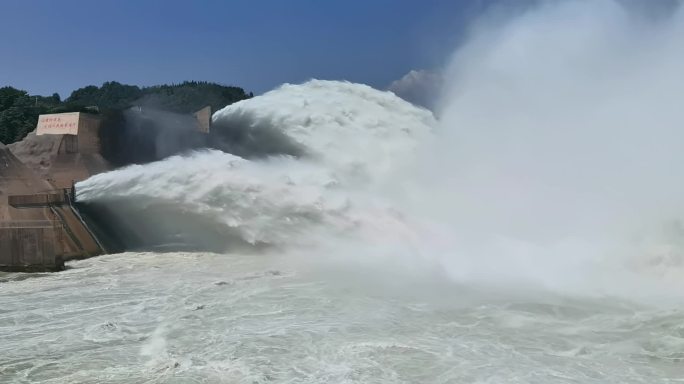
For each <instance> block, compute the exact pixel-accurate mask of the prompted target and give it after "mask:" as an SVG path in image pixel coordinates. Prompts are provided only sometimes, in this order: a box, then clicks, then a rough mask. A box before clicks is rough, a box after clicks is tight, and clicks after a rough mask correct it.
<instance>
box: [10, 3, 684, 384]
mask: <svg viewBox="0 0 684 384" xmlns="http://www.w3.org/2000/svg"><path fill="white" fill-rule="evenodd" d="M626 3H630V2H615V1H611V0H601V1H558V2H539V4H538V5H539V6H538V7H536V8H534V9H531V10H529V11H527V12H523V13H521V14H520V15H518V17H516V18H513V19H512V20H511V21H506V22H504V21H503V20H502V19H500V18H497V17H495V18H494V21H496V23H494V26H491V25H488V24H487V22H485V23H484V24H483V25H481V26H479V27H478V28H474V30H473V31H474V32H473V33H472V36H470V37H469V39H468V40H467V41H466V42H465V43H464V44H463V47H462V49H460V50H459V51H458V52H457V54H456V55H455V56H454V58H453V62H452V64H451V65H450V66H449V67H448V68H446V69H445V71H444V79H445V85H444V90H443V96H442V98H441V103H440V104H441V105H440V106H439V107H438V109H437V116H438V118H436V117H435V115H433V113H432V112H430V111H427V110H425V109H421V108H417V107H415V106H413V105H411V104H409V103H407V102H405V101H403V100H401V99H399V98H398V97H396V96H395V95H394V94H392V93H388V92H381V91H378V90H375V89H373V88H371V87H368V86H365V85H360V84H353V83H347V82H338V81H321V80H311V81H309V82H306V83H304V84H299V85H291V84H286V85H283V86H281V87H279V88H277V89H275V90H273V91H271V92H268V93H266V94H264V95H261V96H257V97H254V98H252V99H250V100H244V101H241V102H238V103H235V104H233V105H230V106H228V107H226V108H225V109H223V110H221V111H218V112H217V113H216V114H214V116H213V126H212V130H214V131H215V132H219V133H221V135H222V136H223V137H225V138H227V139H230V140H234V141H235V142H233V143H231V146H230V148H236V153H235V154H228V153H223V152H219V151H198V152H194V153H188V154H185V155H183V156H174V157H171V158H168V159H165V160H162V161H159V162H155V163H151V164H146V165H136V166H131V167H127V168H124V169H120V170H116V171H113V172H109V173H105V174H100V175H96V176H94V177H92V178H90V179H88V180H86V181H83V182H81V183H79V184H78V185H77V191H78V196H77V198H78V200H79V201H81V202H85V203H89V202H91V203H97V204H99V205H100V206H105V207H109V208H110V211H111V212H112V214H117V213H118V214H119V217H117V223H118V224H117V225H122V226H125V227H126V228H128V229H129V231H130V233H134V234H137V235H138V236H139V237H140V238H141V239H143V240H146V241H148V243H149V244H146V243H144V242H138V243H137V244H146V245H148V246H150V247H149V248H144V249H142V250H147V251H150V250H155V251H159V250H166V251H178V250H187V249H202V251H197V252H185V253H179V252H157V253H155V252H148V253H135V252H132V253H125V254H119V255H109V256H104V257H99V258H95V259H91V260H85V261H79V262H74V263H71V264H70V265H69V267H70V268H69V269H68V270H66V271H64V272H61V273H57V274H50V275H42V276H35V275H34V276H27V275H21V274H18V275H17V274H11V275H3V276H1V277H0V279H1V280H0V304H1V305H0V340H1V342H0V382H3V383H5V382H7V383H34V382H42V383H91V382H97V383H193V382H196V383H271V382H274V383H275V382H277V383H283V382H284V383H545V384H546V383H647V384H655V383H678V382H682V381H684V365H683V364H684V309H682V308H684V307H683V306H682V304H684V300H683V298H682V292H684V283H682V281H684V280H682V276H684V229H683V228H684V225H682V222H681V220H682V218H684V199H682V196H684V182H682V177H681V169H680V168H681V164H682V163H684V158H682V154H683V153H684V137H683V134H682V129H681V122H682V121H684V113H683V112H682V111H683V110H682V108H681V106H680V104H681V100H682V97H683V96H684V95H682V90H683V89H684V77H683V76H681V68H682V67H684V56H683V55H682V54H681V46H682V45H681V42H682V41H684V39H683V37H684V28H682V27H681V26H682V25H684V22H682V20H684V16H683V15H682V12H681V11H676V12H673V15H671V16H668V17H656V18H655V20H653V19H648V20H644V19H640V18H639V17H636V16H635V15H634V14H633V13H632V11H629V9H630V8H628V5H625V4H626ZM635 3H636V2H635ZM649 4H650V3H649ZM625 7H627V8H625ZM550 52H552V54H549V53H550ZM645 52H646V53H645ZM238 149H239V150H238ZM238 152H239V155H240V156H238ZM206 250H212V251H215V252H213V253H209V252H206Z"/></svg>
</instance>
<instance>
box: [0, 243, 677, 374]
mask: <svg viewBox="0 0 684 384" xmlns="http://www.w3.org/2000/svg"><path fill="white" fill-rule="evenodd" d="M72 267H73V268H72V269H69V270H68V271H66V272H64V273H60V274H53V275H49V276H42V277H33V278H27V279H17V276H15V277H14V278H12V279H13V280H12V281H9V282H8V281H4V282H2V283H1V284H2V285H1V286H0V287H1V290H0V295H1V296H0V298H1V299H2V303H3V306H2V309H1V310H0V330H2V334H3V337H2V345H1V346H0V351H1V353H0V377H1V378H3V380H2V382H8V383H29V382H30V383H35V382H42V383H95V382H96V383H162V382H163V383H195V382H196V383H271V382H293V383H300V382H301V383H401V382H403V383H676V382H680V381H681V377H682V376H683V375H684V368H682V359H684V355H683V354H682V350H683V348H684V326H683V325H682V324H684V312H683V311H682V310H680V309H665V308H657V307H653V306H646V305H637V304H635V303H633V302H629V301H625V300H616V299H610V300H608V299H578V298H572V297H563V296H558V295H548V294H547V295H544V294H539V293H537V294H526V295H515V294H502V293H501V292H498V293H494V292H487V291H478V290H474V289H472V288H468V287H464V286H459V285H456V284H453V283H450V282H448V281H443V280H439V279H434V280H430V281H426V280H424V279H421V278H417V277H416V276H413V277H410V276H406V275H404V276H397V275H394V274H392V273H390V274H389V276H383V275H382V271H380V270H378V271H370V270H368V269H366V270H364V271H354V270H349V269H346V270H345V269H341V268H333V269H330V268H322V267H321V268H305V269H302V268H296V267H293V265H292V263H291V262H290V261H289V260H287V258H281V257H277V256H258V257H254V256H253V255H238V254H233V255H219V254H202V253H167V254H155V253H127V254H122V255H110V256H105V257H100V258H96V259H91V260H87V261H81V262H77V263H74V264H72ZM371 273H372V274H373V275H374V276H373V277H372V276H368V274H371ZM376 273H377V275H375V274H376ZM6 278H7V277H5V279H6Z"/></svg>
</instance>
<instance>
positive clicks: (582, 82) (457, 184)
mask: <svg viewBox="0 0 684 384" xmlns="http://www.w3.org/2000/svg"><path fill="white" fill-rule="evenodd" d="M649 4H652V3H650V2H649ZM637 9H638V8H634V7H625V6H624V5H622V4H620V3H618V2H615V1H553V2H542V3H541V4H540V5H538V6H537V7H534V8H531V9H529V10H527V11H525V12H522V13H520V14H518V15H516V16H515V17H512V18H510V19H507V20H504V19H502V17H501V15H497V16H496V18H494V19H486V20H483V21H482V22H481V23H480V24H478V25H477V26H476V27H475V28H474V29H473V32H472V36H471V37H470V39H469V41H468V42H467V43H466V44H465V45H464V46H463V47H462V48H461V49H460V50H459V51H458V52H457V53H456V54H455V55H454V58H453V61H452V63H451V65H450V66H449V68H448V69H447V71H446V72H447V75H446V76H445V78H446V79H448V83H447V84H446V86H445V89H446V90H445V95H444V97H443V98H442V102H441V105H440V108H439V114H440V128H439V133H438V135H439V136H440V137H441V140H439V142H440V143H441V146H442V148H441V149H440V150H437V151H435V152H434V153H436V154H437V155H436V163H429V169H430V171H428V173H429V174H431V176H430V177H429V178H430V179H432V180H435V182H436V184H435V188H436V189H439V190H442V191H444V192H445V195H448V196H445V199H446V198H447V197H448V198H449V201H450V204H446V205H439V206H438V207H435V211H439V212H440V215H441V217H443V218H444V220H446V221H449V222H450V223H451V225H452V226H453V229H454V232H455V233H457V234H459V236H462V237H464V238H465V239H466V240H465V241H466V242H468V243H469V245H470V246H471V248H468V249H469V251H470V252H471V253H472V252H475V253H482V254H483V255H486V257H488V258H490V259H491V260H492V263H493V264H494V265H493V266H490V267H491V268H492V269H496V270H498V271H500V270H504V269H507V268H509V267H511V269H510V270H511V271H513V272H512V273H514V274H521V275H523V276H526V275H528V274H529V273H533V274H540V275H544V273H549V275H548V277H546V278H544V280H547V279H548V280H557V279H562V278H564V276H567V275H568V267H569V266H568V263H571V264H573V265H572V267H573V268H574V269H575V270H576V269H577V268H580V269H581V270H579V271H576V272H577V276H575V277H576V278H577V279H578V280H582V279H583V278H584V277H586V275H588V274H591V273H592V272H595V271H596V270H597V268H598V266H599V263H600V262H601V261H600V260H602V259H603V258H605V257H607V256H608V255H610V254H612V253H614V252H618V251H617V249H620V251H619V252H624V251H625V249H622V248H625V247H626V248H628V249H630V252H634V251H635V248H634V247H637V243H639V241H656V242H658V243H659V248H658V249H660V251H662V250H663V249H667V250H668V251H667V253H668V255H667V257H677V258H678V257H679V255H678V254H676V252H675V251H676V247H673V246H674V245H676V243H677V242H678V241H679V240H678V239H676V238H672V235H673V234H674V233H675V232H676V231H672V230H668V231H666V232H667V233H668V235H664V233H665V232H663V231H662V230H661V228H662V227H663V226H665V227H669V228H672V227H673V225H674V226H675V227H676V224H673V223H676V222H677V221H678V220H679V219H680V218H681V217H682V213H683V212H682V208H683V204H682V196H683V194H682V193H683V192H684V183H683V182H682V178H681V176H680V173H681V172H680V171H679V169H678V168H679V167H680V166H681V164H682V163H683V160H684V159H683V158H682V157H683V155H682V153H683V152H682V149H683V148H682V146H683V143H684V141H683V140H682V139H684V137H682V136H684V131H682V122H683V121H684V111H682V109H681V108H679V107H678V106H677V105H678V100H681V99H682V93H683V92H684V88H683V86H684V76H682V73H681V68H682V64H684V57H683V54H682V51H681V49H680V48H679V47H681V44H682V42H684V35H683V34H682V25H683V24H682V13H681V11H680V10H679V9H677V10H676V12H674V11H673V13H672V14H670V15H669V16H667V17H665V16H660V17H656V18H654V17H644V16H643V13H641V12H636V10H637ZM492 20H495V22H492ZM433 161H435V160H433ZM435 164H439V167H437V166H435ZM437 169H438V170H439V171H437V172H438V173H440V174H441V176H435V172H434V171H435V170H437ZM443 177H444V178H447V179H448V180H444V178H443ZM445 207H446V209H447V210H448V212H444V209H445ZM668 223H669V224H668ZM677 236H681V235H680V234H678V235H677ZM653 237H656V238H657V240H655V239H654V238H653ZM473 239H477V240H473ZM473 243H474V244H473ZM493 244H499V245H498V246H496V245H493ZM641 245H644V246H645V244H643V242H642V244H641ZM651 245H652V244H650V245H648V247H651ZM510 247H512V248H510ZM651 251H652V249H649V250H645V249H642V250H640V251H638V252H651ZM660 251H659V252H660ZM673 252H674V253H673ZM492 253H493V254H494V255H492ZM505 253H508V254H511V253H512V254H518V255H519V256H518V257H510V258H507V257H505V256H502V255H501V254H505ZM578 253H581V254H578ZM639 256H643V255H639ZM661 256H662V255H661ZM464 257H465V256H464ZM469 257H476V256H475V255H472V254H471V255H469ZM458 265H459V266H462V264H461V263H459V264H458ZM521 269H522V271H521ZM540 269H541V270H540ZM571 270H572V269H571ZM601 271H602V272H604V273H605V270H602V269H601ZM490 272H491V271H490ZM483 273H487V272H486V271H483ZM501 273H503V274H505V272H501ZM585 273H586V275H584V277H579V276H580V274H585ZM587 283H589V281H587Z"/></svg>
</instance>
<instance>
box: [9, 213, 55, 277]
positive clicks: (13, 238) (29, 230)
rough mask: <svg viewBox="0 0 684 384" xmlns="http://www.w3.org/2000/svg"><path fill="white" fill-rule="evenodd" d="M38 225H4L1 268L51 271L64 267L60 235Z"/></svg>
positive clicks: (53, 229)
mask: <svg viewBox="0 0 684 384" xmlns="http://www.w3.org/2000/svg"><path fill="white" fill-rule="evenodd" d="M35 224H38V223H29V222H26V223H5V225H6V227H3V228H0V269H2V270H9V271H13V270H14V271H31V270H35V271H43V270H44V271H50V270H59V269H62V268H63V267H64V262H63V261H62V259H61V256H60V255H61V253H62V252H61V249H58V248H59V244H60V243H61V241H59V238H58V237H59V232H58V231H57V230H56V228H55V227H52V226H34V225H35Z"/></svg>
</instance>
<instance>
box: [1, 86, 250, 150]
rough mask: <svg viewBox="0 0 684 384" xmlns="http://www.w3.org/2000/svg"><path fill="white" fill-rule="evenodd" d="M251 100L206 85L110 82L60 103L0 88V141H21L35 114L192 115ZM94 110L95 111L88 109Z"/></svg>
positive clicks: (53, 98)
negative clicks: (135, 111)
mask: <svg viewBox="0 0 684 384" xmlns="http://www.w3.org/2000/svg"><path fill="white" fill-rule="evenodd" d="M250 97H252V93H251V92H250V93H249V94H248V93H246V92H245V91H244V90H243V89H242V88H239V87H233V86H223V85H219V84H214V83H208V82H196V81H186V82H183V83H181V84H171V85H166V84H165V85H157V86H152V87H142V88H141V87H138V86H135V85H126V84H121V83H118V82H115V81H110V82H106V83H104V84H102V86H100V87H97V86H94V85H89V86H87V87H83V88H80V89H77V90H75V91H73V92H72V93H71V95H70V96H69V97H68V98H67V99H66V100H64V101H62V100H61V98H60V96H59V95H58V94H56V93H55V94H53V95H52V96H49V97H44V96H32V95H29V94H28V92H26V91H22V90H19V89H15V88H12V87H3V88H0V142H2V143H5V144H10V143H13V142H15V141H19V140H21V139H22V138H23V137H24V136H26V134H28V133H29V132H30V131H32V130H33V129H34V128H35V127H36V123H37V122H38V115H40V114H45V113H59V112H77V111H81V112H89V113H98V111H102V110H112V109H114V110H116V109H124V108H127V107H130V106H133V105H142V106H147V107H154V108H160V109H165V110H169V111H173V112H179V113H190V112H194V111H196V110H198V109H200V108H202V107H204V106H207V105H211V107H212V109H213V110H214V111H216V110H218V109H220V108H223V107H225V106H226V105H229V104H232V103H234V102H236V101H239V100H243V99H247V98H250ZM92 107H97V108H92Z"/></svg>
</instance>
